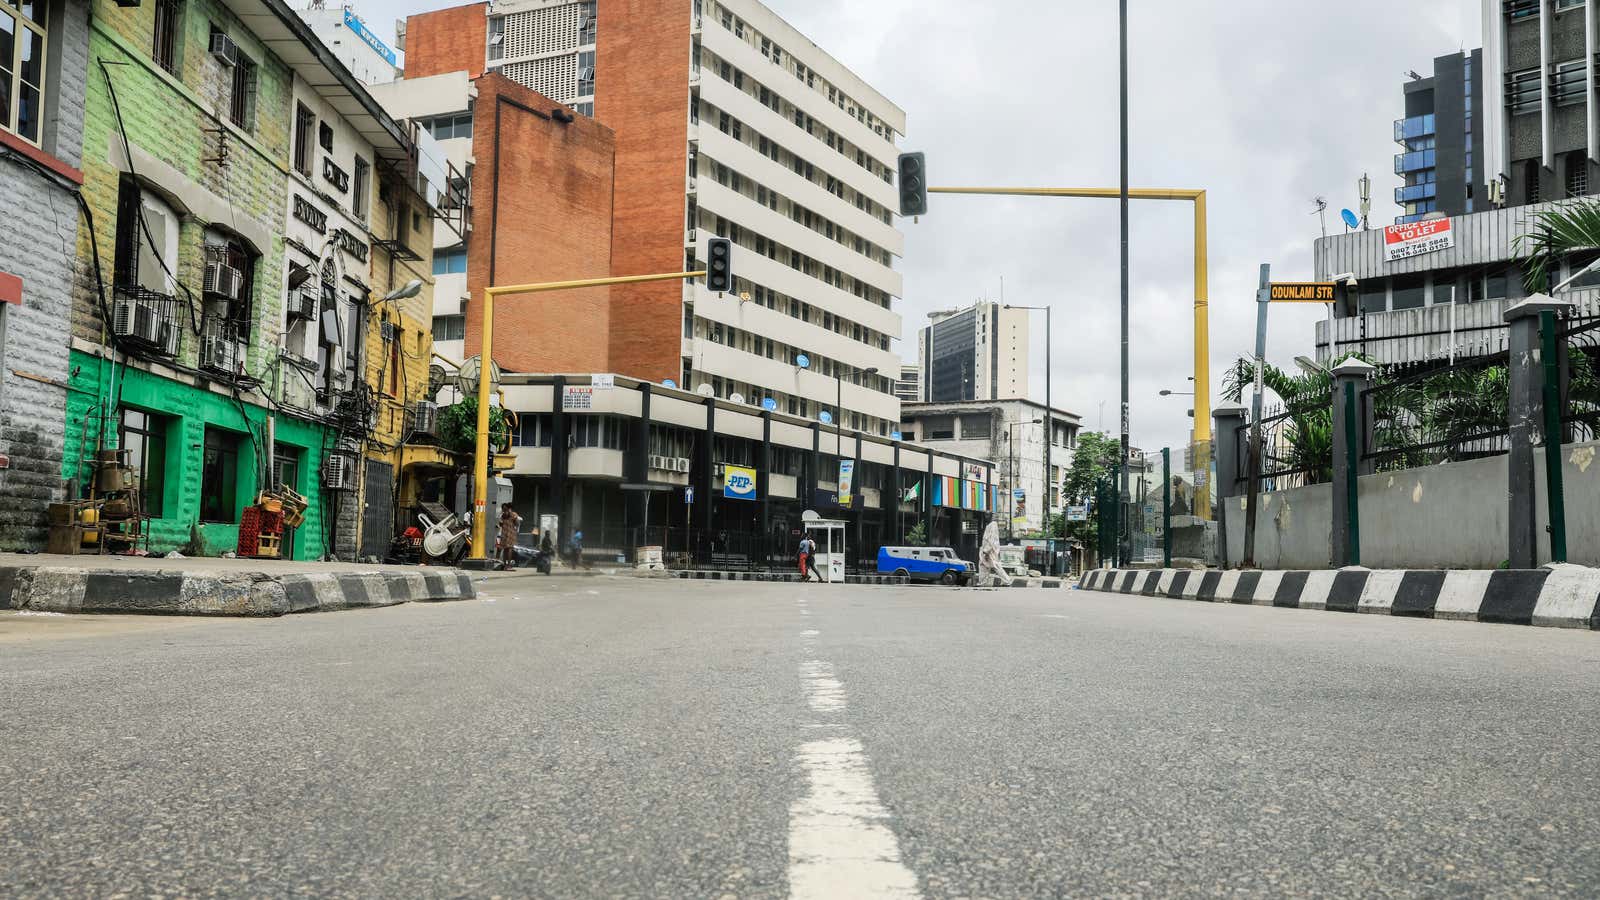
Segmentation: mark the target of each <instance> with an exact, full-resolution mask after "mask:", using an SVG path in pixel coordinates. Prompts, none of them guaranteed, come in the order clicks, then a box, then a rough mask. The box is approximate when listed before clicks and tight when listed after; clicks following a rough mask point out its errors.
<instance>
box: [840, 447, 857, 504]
mask: <svg viewBox="0 0 1600 900" xmlns="http://www.w3.org/2000/svg"><path fill="white" fill-rule="evenodd" d="M855 476H856V461H855V460H853V459H841V460H839V505H840V506H849V505H850V491H851V488H853V487H854V485H853V484H852V483H851V482H853V481H855Z"/></svg>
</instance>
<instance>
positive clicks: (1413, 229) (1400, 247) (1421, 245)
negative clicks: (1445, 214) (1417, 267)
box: [1383, 219, 1456, 262]
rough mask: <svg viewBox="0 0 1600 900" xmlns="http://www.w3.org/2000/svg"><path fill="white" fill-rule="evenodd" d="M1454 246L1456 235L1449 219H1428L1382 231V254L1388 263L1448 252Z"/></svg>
mask: <svg viewBox="0 0 1600 900" xmlns="http://www.w3.org/2000/svg"><path fill="white" fill-rule="evenodd" d="M1455 245H1456V235H1455V232H1454V231H1452V230H1451V228H1450V220H1449V219H1428V220H1425V221H1422V222H1412V223H1410V224H1408V225H1390V226H1389V227H1387V228H1385V229H1383V253H1384V258H1385V259H1386V260H1388V261H1389V262H1394V261H1395V260H1397V259H1409V258H1410V257H1413V256H1421V255H1423V254H1424V253H1434V252H1437V251H1439V250H1448V249H1450V248H1451V247H1454V246H1455Z"/></svg>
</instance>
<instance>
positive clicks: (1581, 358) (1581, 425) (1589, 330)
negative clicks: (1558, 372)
mask: <svg viewBox="0 0 1600 900" xmlns="http://www.w3.org/2000/svg"><path fill="white" fill-rule="evenodd" d="M1560 341H1561V344H1562V347H1563V349H1564V353H1563V359H1562V383H1561V430H1562V439H1563V440H1564V441H1567V442H1572V441H1592V440H1595V439H1596V438H1600V316H1586V317H1582V318H1571V319H1568V320H1566V321H1565V322H1563V323H1562V326H1561V331H1560Z"/></svg>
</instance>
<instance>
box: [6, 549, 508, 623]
mask: <svg viewBox="0 0 1600 900" xmlns="http://www.w3.org/2000/svg"><path fill="white" fill-rule="evenodd" d="M474 596H476V594H475V592H474V590H473V587H472V581H471V579H470V578H468V576H467V574H466V573H464V572H461V571H460V570H457V569H449V568H432V567H420V566H379V565H366V564H361V563H337V562H329V563H324V562H301V561H294V560H266V559H222V558H217V557H182V558H177V559H168V558H165V557H136V556H57V555H52V554H21V553H0V609H31V610H41V611H49V612H65V613H147V614H155V615H188V616H281V615H284V614H286V613H297V612H313V611H318V610H336V609H355V608H363V607H375V606H393V605H395V604H398V603H410V602H425V601H435V600H469V599H471V598H473V597H474Z"/></svg>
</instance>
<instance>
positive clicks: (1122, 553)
mask: <svg viewBox="0 0 1600 900" xmlns="http://www.w3.org/2000/svg"><path fill="white" fill-rule="evenodd" d="M1118 11H1119V20H1118V21H1119V26H1120V27H1119V29H1118V33H1119V37H1120V42H1121V74H1122V78H1121V89H1122V106H1121V117H1122V121H1121V130H1122V144H1121V154H1122V185H1121V197H1120V198H1119V200H1120V202H1121V205H1122V461H1121V463H1119V468H1120V469H1121V471H1122V492H1121V496H1120V497H1119V498H1118V501H1119V503H1121V504H1126V503H1127V502H1128V0H1121V2H1120V3H1119V4H1118ZM1122 518H1125V517H1119V520H1118V525H1117V554H1118V556H1119V557H1121V560H1122V561H1123V562H1124V563H1126V562H1127V559H1128V557H1129V556H1130V555H1131V551H1132V549H1133V548H1132V534H1131V533H1129V534H1127V535H1126V536H1124V530H1123V526H1122V523H1121V519H1122Z"/></svg>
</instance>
